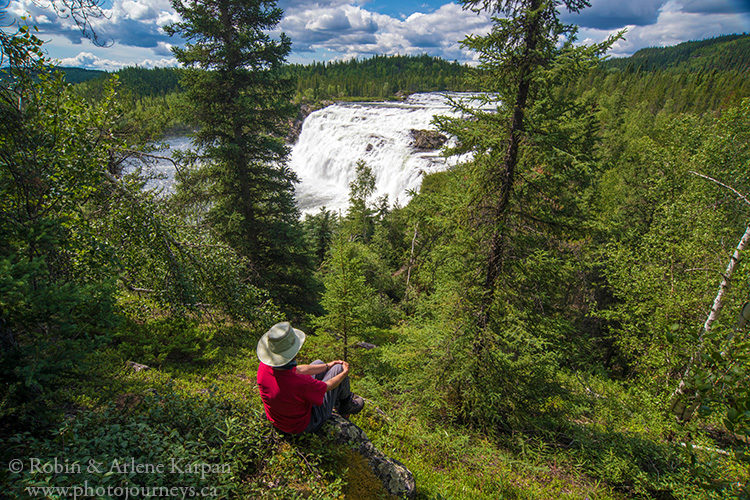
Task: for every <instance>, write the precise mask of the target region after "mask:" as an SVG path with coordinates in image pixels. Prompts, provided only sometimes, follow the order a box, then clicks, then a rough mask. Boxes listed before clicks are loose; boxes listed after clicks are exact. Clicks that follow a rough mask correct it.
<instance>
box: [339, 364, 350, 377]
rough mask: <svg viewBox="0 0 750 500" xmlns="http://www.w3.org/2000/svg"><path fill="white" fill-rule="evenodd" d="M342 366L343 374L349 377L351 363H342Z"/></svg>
mask: <svg viewBox="0 0 750 500" xmlns="http://www.w3.org/2000/svg"><path fill="white" fill-rule="evenodd" d="M341 366H342V368H343V369H342V370H341V373H343V374H344V375H347V374H348V373H349V363H347V362H346V361H342V362H341Z"/></svg>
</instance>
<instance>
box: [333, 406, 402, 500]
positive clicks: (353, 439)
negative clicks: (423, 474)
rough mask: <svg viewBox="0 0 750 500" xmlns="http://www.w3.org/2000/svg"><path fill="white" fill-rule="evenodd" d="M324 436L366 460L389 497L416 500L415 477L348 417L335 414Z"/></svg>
mask: <svg viewBox="0 0 750 500" xmlns="http://www.w3.org/2000/svg"><path fill="white" fill-rule="evenodd" d="M320 432H321V433H322V434H323V435H325V436H327V437H328V438H330V439H333V440H334V441H336V442H338V443H342V444H347V445H349V446H351V447H352V448H353V449H354V450H355V451H357V452H358V453H359V454H360V455H362V457H364V458H365V459H366V460H367V462H368V464H369V465H370V468H371V469H372V471H373V472H374V473H375V475H376V476H377V477H378V479H380V480H381V481H382V482H383V486H384V487H385V489H386V490H388V493H390V494H391V495H395V496H398V497H406V498H414V495H415V494H416V490H417V487H416V483H415V482H414V475H413V474H412V473H411V471H410V470H409V469H407V468H406V466H405V465H404V464H402V463H401V462H399V461H398V460H396V459H394V458H390V457H388V456H386V455H385V454H383V452H381V451H380V450H378V449H377V448H375V445H373V444H372V442H371V441H370V440H369V439H368V438H367V435H366V434H365V432H364V431H363V430H362V429H360V428H359V427H357V426H356V425H354V424H353V423H352V422H350V421H349V420H347V419H345V418H344V417H342V416H340V415H337V414H336V413H334V414H333V415H331V418H329V419H328V420H327V421H326V423H325V424H323V427H321V430H320Z"/></svg>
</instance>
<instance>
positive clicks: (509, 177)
mask: <svg viewBox="0 0 750 500" xmlns="http://www.w3.org/2000/svg"><path fill="white" fill-rule="evenodd" d="M538 9H539V2H538V1H532V2H531V5H530V6H529V12H535V11H536V10H538ZM527 15H529V14H527ZM531 16H533V17H531V19H528V24H527V26H526V30H525V31H526V32H525V36H524V41H525V43H526V47H525V49H524V63H523V65H522V66H521V68H520V72H519V77H518V81H519V84H518V90H517V92H516V102H515V103H514V106H513V116H512V117H511V121H510V130H509V137H508V148H507V149H506V151H505V157H504V158H503V164H502V167H501V169H500V172H498V174H499V176H500V192H499V196H498V198H497V201H496V203H495V207H494V209H493V211H492V218H493V221H492V223H493V225H494V230H493V232H492V236H491V238H490V253H489V256H488V258H487V274H486V275H485V280H484V288H485V293H486V295H485V297H486V299H485V300H484V303H483V304H482V311H481V315H480V323H481V326H482V327H484V326H486V325H487V321H488V319H489V317H488V315H489V306H490V304H491V303H492V299H493V298H494V295H495V282H496V281H497V278H498V276H500V265H501V264H502V260H503V259H502V255H503V244H502V242H503V236H502V231H503V227H502V225H501V224H500V220H501V219H502V218H503V216H504V214H505V209H506V208H507V207H508V202H509V201H510V194H511V191H512V190H513V182H514V179H515V172H516V165H517V164H518V145H519V143H520V139H521V135H522V133H523V130H524V123H523V120H524V114H525V112H526V104H527V102H528V98H529V89H530V87H531V73H532V69H533V67H532V66H533V61H532V58H533V57H534V56H533V54H534V51H535V50H536V46H537V38H538V36H539V22H540V21H539V18H538V17H537V15H536V14H531Z"/></svg>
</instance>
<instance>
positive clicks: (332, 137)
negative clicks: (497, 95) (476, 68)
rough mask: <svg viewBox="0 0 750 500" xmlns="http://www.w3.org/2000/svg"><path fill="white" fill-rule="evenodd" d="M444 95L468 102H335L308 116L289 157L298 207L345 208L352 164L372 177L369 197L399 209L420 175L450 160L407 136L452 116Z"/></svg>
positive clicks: (419, 98) (427, 98)
mask: <svg viewBox="0 0 750 500" xmlns="http://www.w3.org/2000/svg"><path fill="white" fill-rule="evenodd" d="M448 97H452V98H454V99H470V98H471V94H460V93H450V94H446V93H425V94H413V95H411V96H409V98H408V99H406V100H405V101H403V102H372V103H362V102H359V103H338V104H333V105H331V106H328V107H326V108H323V109H320V110H318V111H315V112H313V113H311V114H310V115H309V116H308V117H307V119H306V120H305V122H304V124H303V126H302V132H301V133H300V136H299V139H298V140H297V143H296V144H295V145H294V146H293V148H292V153H291V155H290V159H289V166H290V167H291V168H292V170H294V171H295V172H296V173H297V175H298V176H299V179H300V183H299V184H298V185H297V188H296V189H297V201H298V204H299V207H300V209H301V210H302V211H303V212H305V213H312V212H315V211H317V210H318V209H319V208H320V207H323V206H325V207H326V208H327V209H329V210H342V211H343V210H345V209H346V207H347V206H348V203H349V183H350V182H352V181H353V180H354V177H355V164H356V163H357V161H358V160H363V161H364V162H365V163H367V165H368V166H369V167H370V168H371V169H372V172H373V174H374V175H375V178H376V182H375V190H376V193H375V196H382V195H388V200H389V202H390V203H391V204H393V203H395V202H398V203H399V204H401V205H404V204H405V202H406V201H408V199H409V192H410V191H412V190H417V189H418V188H419V185H420V184H421V182H422V177H423V175H424V174H425V173H430V172H435V171H438V170H444V169H445V168H447V166H448V165H449V163H454V162H455V161H456V160H455V159H451V160H450V161H449V160H447V159H446V158H443V157H442V156H441V155H440V153H439V151H429V152H421V151H417V150H416V149H415V148H414V147H413V146H412V142H413V138H412V136H411V134H410V130H411V129H417V130H426V129H433V128H434V126H433V125H432V123H431V122H432V119H433V117H434V116H436V115H449V116H453V115H454V114H455V113H454V112H453V110H452V108H451V106H450V103H449V101H448Z"/></svg>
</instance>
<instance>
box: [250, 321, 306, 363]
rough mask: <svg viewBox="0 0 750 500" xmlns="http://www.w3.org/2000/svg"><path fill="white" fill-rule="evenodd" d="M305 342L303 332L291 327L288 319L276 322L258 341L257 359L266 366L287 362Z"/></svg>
mask: <svg viewBox="0 0 750 500" xmlns="http://www.w3.org/2000/svg"><path fill="white" fill-rule="evenodd" d="M304 343H305V332H303V331H302V330H297V329H296V328H292V325H291V324H289V322H288V321H284V322H283V323H276V324H275V325H273V326H272V327H271V328H270V330H268V331H267V332H266V333H265V334H263V336H262V337H261V338H260V340H259V341H258V348H257V350H256V352H257V353H258V359H259V360H260V361H261V363H264V364H266V365H268V366H273V367H279V366H284V365H285V364H287V363H289V362H290V361H291V360H292V359H294V356H296V355H297V353H298V352H299V350H300V347H302V344H304Z"/></svg>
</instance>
